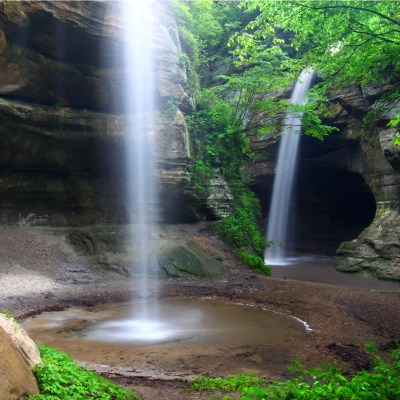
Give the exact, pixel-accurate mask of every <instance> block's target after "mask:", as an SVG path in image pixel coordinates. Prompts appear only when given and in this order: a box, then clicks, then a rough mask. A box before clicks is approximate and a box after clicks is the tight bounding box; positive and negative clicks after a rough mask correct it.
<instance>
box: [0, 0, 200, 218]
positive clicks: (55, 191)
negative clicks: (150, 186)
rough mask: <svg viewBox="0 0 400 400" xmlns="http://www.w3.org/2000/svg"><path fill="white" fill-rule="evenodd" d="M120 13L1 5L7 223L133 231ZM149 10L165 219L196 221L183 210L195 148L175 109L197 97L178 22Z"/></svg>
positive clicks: (0, 103)
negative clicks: (126, 226) (173, 209)
mask: <svg viewBox="0 0 400 400" xmlns="http://www.w3.org/2000/svg"><path fill="white" fill-rule="evenodd" d="M120 8H121V4H120V2H105V1H104V2H102V1H99V2H92V1H82V2H75V1H57V2H50V1H48V2H47V1H37V2H25V1H6V2H3V3H2V4H1V5H0V96H1V97H0V122H1V124H0V222H2V223H21V224H25V223H27V224H33V225H35V224H36V225H47V224H50V225H71V224H72V225H85V224H94V223H109V222H117V223H118V222H129V217H128V215H127V211H126V204H125V203H126V200H125V199H126V197H125V193H126V189H127V188H126V183H125V182H126V179H125V178H124V175H125V150H124V147H125V146H124V138H125V135H126V132H125V117H124V113H125V111H126V110H124V105H123V102H122V101H121V99H123V98H124V96H125V93H124V90H125V86H126V85H125V75H126V73H127V69H126V68H125V66H124V62H123V57H122V53H123V46H124V40H125V39H124V29H123V23H122V20H121V19H122V15H121V10H120ZM152 10H153V13H154V19H155V26H156V27H157V29H156V31H155V33H154V38H153V47H154V50H155V52H154V53H155V55H156V70H155V75H156V76H155V79H156V85H155V91H156V93H155V97H156V102H157V110H158V111H157V112H156V111H155V112H154V126H153V130H154V132H155V141H154V142H155V145H156V147H157V150H156V152H157V154H158V159H157V162H158V170H157V171H158V175H159V184H160V188H161V192H162V194H161V196H160V197H161V198H162V197H163V196H164V194H165V196H166V198H167V200H168V201H166V202H165V203H164V204H166V206H164V209H163V214H162V216H161V218H168V217H169V216H170V215H171V213H170V210H168V209H166V208H168V204H176V203H179V204H182V207H180V208H179V210H180V211H179V213H178V214H179V215H176V216H174V218H176V219H179V218H183V217H186V216H191V215H193V213H195V210H191V209H190V207H187V208H185V206H184V205H185V204H186V199H187V198H188V197H190V196H191V192H190V189H187V186H188V183H189V176H188V173H187V165H188V160H189V157H190V147H189V138H188V133H187V129H186V124H185V119H184V118H183V115H182V113H181V111H180V110H179V109H178V108H177V107H176V105H177V104H179V105H180V106H181V107H182V108H186V109H188V108H190V107H191V98H190V96H189V94H188V85H187V78H186V71H185V67H184V66H183V65H181V63H180V53H181V49H180V42H179V35H178V30H177V25H176V22H175V20H174V19H173V17H172V16H171V15H170V13H169V10H168V8H167V6H166V3H163V2H158V3H155V2H154V4H152ZM171 104H172V105H173V107H172V108H171V107H170V105H171ZM167 194H168V195H167ZM192 218H194V217H193V216H192Z"/></svg>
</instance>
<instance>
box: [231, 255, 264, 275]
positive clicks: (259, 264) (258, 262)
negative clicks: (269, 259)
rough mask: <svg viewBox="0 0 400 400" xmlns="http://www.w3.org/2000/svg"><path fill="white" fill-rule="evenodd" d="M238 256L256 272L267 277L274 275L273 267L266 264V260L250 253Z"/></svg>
mask: <svg viewBox="0 0 400 400" xmlns="http://www.w3.org/2000/svg"><path fill="white" fill-rule="evenodd" d="M238 256H239V257H240V258H241V259H242V260H243V261H244V262H245V263H246V265H248V266H249V267H250V268H251V269H252V270H253V271H254V272H258V273H261V274H264V275H267V276H271V275H272V271H271V267H269V266H268V265H266V264H265V263H264V259H263V258H262V257H260V256H256V255H254V254H248V253H238Z"/></svg>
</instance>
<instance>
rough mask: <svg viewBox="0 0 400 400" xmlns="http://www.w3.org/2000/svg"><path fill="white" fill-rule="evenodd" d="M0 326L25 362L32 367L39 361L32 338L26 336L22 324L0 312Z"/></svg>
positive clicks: (37, 351)
mask: <svg viewBox="0 0 400 400" xmlns="http://www.w3.org/2000/svg"><path fill="white" fill-rule="evenodd" d="M0 328H2V329H3V330H4V332H6V333H7V334H8V335H9V337H10V339H11V340H12V342H13V343H14V347H15V349H16V350H17V351H18V352H19V353H20V354H21V356H22V358H23V359H24V361H25V363H26V364H27V365H28V366H29V367H30V368H33V367H34V366H35V365H36V364H38V363H39V362H40V353H39V350H38V348H37V347H36V345H35V343H34V342H33V340H32V339H31V338H30V337H29V336H28V334H27V333H26V332H25V330H24V329H23V328H22V326H21V325H20V324H19V323H18V322H17V321H16V320H15V319H14V318H8V317H6V316H5V315H3V314H0Z"/></svg>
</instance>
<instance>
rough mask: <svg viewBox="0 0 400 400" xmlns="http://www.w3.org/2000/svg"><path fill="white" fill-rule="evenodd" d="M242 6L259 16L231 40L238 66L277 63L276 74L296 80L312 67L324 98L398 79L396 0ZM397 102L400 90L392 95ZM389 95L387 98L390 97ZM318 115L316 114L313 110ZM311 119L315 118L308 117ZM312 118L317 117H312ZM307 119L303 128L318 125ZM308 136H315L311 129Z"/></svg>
mask: <svg viewBox="0 0 400 400" xmlns="http://www.w3.org/2000/svg"><path fill="white" fill-rule="evenodd" d="M241 7H242V8H243V9H246V10H248V11H252V12H255V13H257V15H256V16H255V18H254V19H253V21H251V22H250V23H249V24H248V25H247V29H246V31H245V32H242V33H237V34H235V35H233V38H232V40H231V43H232V44H236V45H237V47H236V48H235V50H234V53H235V55H236V57H237V61H238V64H239V65H242V66H243V65H245V66H248V65H252V64H256V63H258V62H259V60H260V59H261V60H263V63H267V62H270V63H272V64H274V65H276V64H278V65H279V69H278V71H277V72H276V74H280V73H282V72H283V75H284V76H287V77H290V78H291V79H294V78H295V77H296V76H298V74H299V72H300V70H302V69H305V68H313V69H315V70H316V72H317V73H319V74H320V75H321V76H323V78H324V83H323V85H319V86H318V88H314V92H317V91H318V92H319V95H320V96H325V95H326V92H327V90H328V89H329V88H331V87H335V88H336V89H340V88H341V87H343V86H344V85H346V84H359V85H362V86H366V85H374V84H379V85H382V84H385V83H391V82H393V81H396V80H397V79H398V76H399V73H400V64H399V63H398V62H397V60H398V59H399V57H400V5H399V2H394V1H369V0H367V1H362V0H358V1H357V0H341V1H340V2H331V1H323V0H321V1H316V0H244V1H243V2H242V3H241ZM390 93H392V94H393V96H394V97H395V99H394V102H395V103H398V102H399V93H398V88H397V87H396V85H394V86H393V89H392V90H391V91H390ZM390 93H389V94H390ZM313 114H317V115H318V112H317V110H313ZM310 115H311V114H310ZM313 118H314V117H313ZM313 118H311V119H310V118H309V119H308V121H307V114H305V119H306V121H305V123H306V125H307V123H308V122H311V124H312V125H313V124H314V123H317V126H318V124H319V121H318V120H316V121H314V120H313ZM308 133H309V134H314V133H316V134H317V137H319V136H320V134H319V133H318V129H317V132H315V130H313V129H311V130H310V129H309V130H308Z"/></svg>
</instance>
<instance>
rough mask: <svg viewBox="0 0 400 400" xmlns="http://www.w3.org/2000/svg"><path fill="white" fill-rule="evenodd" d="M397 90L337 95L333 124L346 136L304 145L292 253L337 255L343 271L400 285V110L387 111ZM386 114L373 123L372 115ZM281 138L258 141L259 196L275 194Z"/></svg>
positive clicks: (255, 145) (261, 137) (351, 89)
mask: <svg viewBox="0 0 400 400" xmlns="http://www.w3.org/2000/svg"><path fill="white" fill-rule="evenodd" d="M388 89H389V87H381V88H368V89H361V88H359V87H348V88H346V89H344V90H341V91H340V92H336V93H335V92H332V93H331V104H332V106H331V112H332V114H333V116H332V117H330V120H329V121H327V122H328V123H329V124H332V125H335V126H336V127H337V128H338V129H339V131H338V132H336V133H334V134H332V135H331V136H330V137H328V138H326V139H325V140H324V141H322V142H320V141H318V140H316V139H313V138H308V137H303V139H302V143H301V149H300V160H299V165H298V183H297V187H296V193H297V194H296V198H295V199H294V201H293V203H292V205H291V210H292V217H291V220H292V221H293V227H294V229H293V233H292V238H291V239H292V242H291V249H292V250H295V251H300V252H308V253H310V252H311V253H319V254H321V253H322V254H331V255H333V254H334V253H335V250H336V249H337V248H338V250H337V258H336V267H337V268H338V269H339V270H341V271H348V272H367V273H371V274H373V275H376V276H378V277H380V278H384V279H400V258H399V249H400V237H399V231H400V229H399V226H400V225H399V224H400V220H399V199H400V186H399V183H400V174H399V172H400V171H399V158H400V151H399V149H398V148H396V147H395V145H394V144H393V139H394V136H395V129H393V128H388V127H387V123H388V121H389V120H390V119H391V118H393V116H394V114H395V113H396V110H395V109H393V108H391V105H390V104H384V103H382V100H381V98H382V95H383V94H384V93H385V91H386V90H388ZM380 106H383V107H382V113H381V114H378V115H375V117H374V119H373V122H369V123H368V120H367V119H366V117H367V114H368V113H369V112H370V111H372V110H376V109H378V108H379V107H380ZM276 137H277V136H276V135H273V136H270V137H268V136H265V135H259V136H254V137H253V138H252V147H253V149H254V150H255V152H256V154H257V161H256V162H255V163H254V164H252V165H249V166H248V171H249V173H250V175H251V176H252V177H253V179H254V184H253V188H254V190H255V191H256V192H257V193H258V194H259V196H260V197H261V198H263V199H264V204H265V213H266V215H267V210H268V202H269V200H268V198H269V194H270V193H271V191H272V185H273V177H274V171H275V158H276V154H277V143H278V142H277V139H276Z"/></svg>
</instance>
